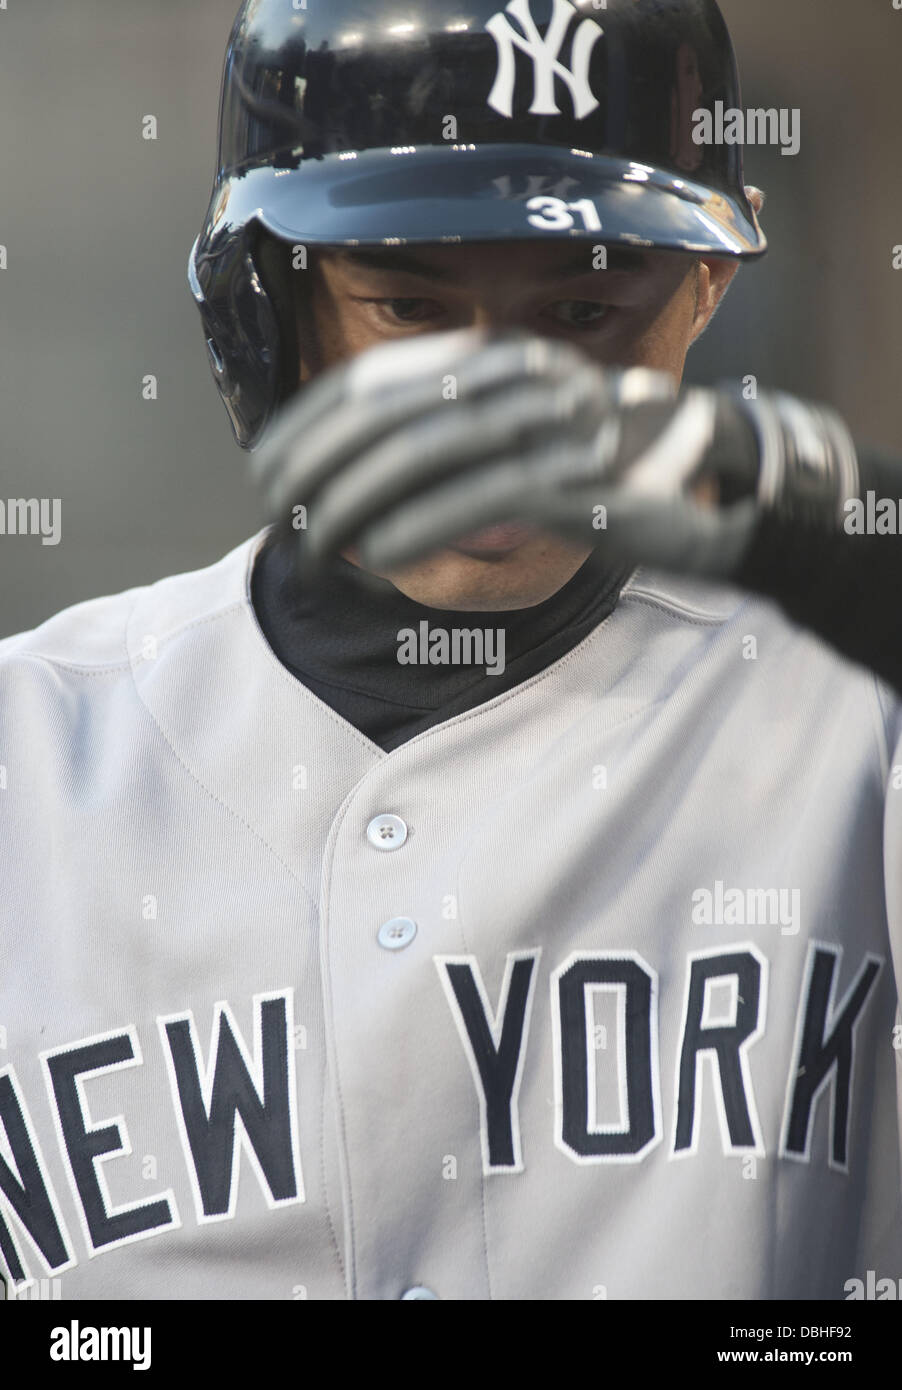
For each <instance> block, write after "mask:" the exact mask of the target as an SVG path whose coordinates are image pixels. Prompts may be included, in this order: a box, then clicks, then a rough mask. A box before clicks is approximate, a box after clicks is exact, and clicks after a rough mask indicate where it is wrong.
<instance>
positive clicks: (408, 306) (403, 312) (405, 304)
mask: <svg viewBox="0 0 902 1390" xmlns="http://www.w3.org/2000/svg"><path fill="white" fill-rule="evenodd" d="M367 302H368V303H370V304H373V305H375V306H376V309H377V311H378V312H379V313H380V314H381V315H382V316H383V317H384V318H385V319H387V320H388V321H389V322H394V323H405V324H415V323H429V322H430V321H431V320H432V319H434V318H437V317H438V316H439V315H440V314H441V312H442V306H441V305H440V304H438V303H437V302H436V301H435V300H434V299H370V300H368V301H367Z"/></svg>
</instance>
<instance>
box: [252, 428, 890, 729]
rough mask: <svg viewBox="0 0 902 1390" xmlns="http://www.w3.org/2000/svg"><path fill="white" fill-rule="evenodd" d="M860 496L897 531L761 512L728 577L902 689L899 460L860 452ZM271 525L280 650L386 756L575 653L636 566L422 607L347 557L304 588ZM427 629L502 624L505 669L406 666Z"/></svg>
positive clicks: (271, 633)
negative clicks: (496, 606)
mask: <svg viewBox="0 0 902 1390" xmlns="http://www.w3.org/2000/svg"><path fill="white" fill-rule="evenodd" d="M859 469H860V478H861V488H860V494H859V495H860V496H861V497H862V498H865V497H866V496H867V495H868V494H869V493H871V494H873V495H874V496H876V497H877V498H885V499H888V500H889V502H890V503H891V504H892V508H893V511H894V517H893V519H894V520H895V525H894V526H892V528H891V530H890V531H889V533H887V534H882V533H881V534H873V535H863V536H857V535H850V534H846V533H845V531H844V530H838V531H836V532H832V533H829V534H828V533H826V532H823V531H820V530H817V529H814V528H811V527H806V526H805V525H804V524H801V523H800V522H799V521H797V520H784V519H780V518H779V517H776V516H772V515H764V516H762V517H761V519H760V520H759V523H758V526H757V528H756V531H755V533H754V535H753V538H752V542H751V545H750V547H749V549H748V551H747V553H746V556H745V558H744V560H743V562H742V564H741V566H740V567H739V570H738V571H737V573H736V574H734V575H733V576H731V579H730V581H729V582H730V583H732V584H736V585H738V586H739V587H740V588H746V589H750V590H752V591H753V592H756V593H758V594H761V595H763V596H764V597H766V598H768V599H770V600H771V601H773V602H776V603H778V604H779V605H780V606H781V607H782V609H783V611H784V613H785V614H786V615H787V616H788V617H789V618H790V619H792V620H793V621H795V622H797V623H800V624H802V625H803V626H805V627H808V628H809V629H811V630H812V631H813V632H816V633H817V634H818V635H819V636H820V637H822V638H823V639H824V640H825V641H826V642H828V643H830V644H831V645H832V646H833V647H834V648H835V650H837V651H838V652H839V653H841V654H842V655H843V656H845V657H847V658H849V659H851V660H852V661H854V662H857V663H859V664H860V665H861V666H864V667H866V668H867V669H869V670H871V671H873V672H874V673H875V674H876V675H877V676H879V677H881V678H882V679H883V680H884V681H886V682H887V683H888V684H889V685H890V686H892V687H893V688H894V689H895V691H896V692H897V693H898V694H900V695H902V616H900V614H902V605H900V602H899V599H900V594H902V459H900V458H896V457H892V456H889V455H886V454H882V453H878V452H877V451H876V450H873V449H867V450H860V451H859ZM299 539H300V538H299V537H298V536H296V535H293V534H292V535H290V536H289V537H288V538H287V539H286V538H284V537H283V539H282V540H277V539H276V533H275V532H273V533H271V535H270V537H269V538H268V540H267V542H266V544H265V545H264V547H263V549H262V550H261V552H260V555H259V556H258V559H257V563H256V566H255V569H254V574H253V578H252V591H251V592H252V599H253V604H254V608H255V610H256V613H257V617H258V619H259V622H260V626H261V628H262V629H263V632H264V635H265V636H266V639H267V641H268V642H269V644H270V646H271V647H272V649H273V651H274V652H275V654H276V656H277V657H278V658H279V660H280V661H281V662H282V664H283V665H284V666H286V667H287V669H288V670H289V671H291V673H292V674H293V675H294V676H296V677H297V679H298V680H299V681H301V682H303V684H304V685H306V686H308V687H309V689H310V690H312V691H313V692H314V694H315V695H317V696H319V698H320V699H321V700H323V701H325V703H326V704H328V705H329V706H331V708H332V709H334V710H335V711H336V712H337V713H338V714H340V715H341V716H342V717H343V718H344V719H347V720H348V722H349V723H350V724H353V725H354V727H355V728H357V729H359V730H360V732H361V733H363V734H365V735H366V736H367V738H369V739H371V740H372V741H373V742H374V743H376V744H378V745H379V746H380V747H381V748H383V749H385V750H386V752H387V751H389V750H390V749H392V748H397V747H398V746H399V745H400V744H402V743H404V742H406V741H407V740H408V739H410V738H413V737H414V735H416V734H418V733H420V732H421V731H422V730H424V729H428V728H430V727H431V726H432V725H434V724H439V723H442V722H443V721H444V720H446V719H450V718H452V717H453V716H454V715H456V714H461V713H462V712H464V711H465V710H469V709H473V708H474V707H475V706H477V705H480V704H483V703H484V702H485V701H486V700H491V699H493V698H494V696H496V695H500V694H502V693H503V692H504V691H505V690H510V689H511V688H512V687H513V686H516V685H519V684H520V683H521V682H522V681H524V680H527V679H528V678H529V677H530V676H533V675H535V674H536V673H537V672H539V671H542V670H544V669H545V668H546V667H547V666H550V665H551V664H552V662H554V661H557V660H558V659H559V658H560V657H562V656H564V655H565V654H566V653H567V652H568V651H570V650H572V648H573V647H575V646H576V645H577V644H578V643H579V642H581V641H582V639H583V638H584V637H586V636H588V634H589V633H590V632H591V631H592V630H593V628H595V627H597V626H598V624H599V623H600V622H602V621H603V620H604V619H605V618H606V617H607V616H608V615H609V614H610V613H612V612H613V610H614V608H615V606H616V604H617V601H618V599H619V597H620V590H621V589H622V587H623V584H624V582H625V580H626V577H627V572H624V571H619V572H617V573H615V572H613V571H612V570H611V569H610V568H609V567H606V566H605V565H604V564H603V563H602V561H601V559H600V556H599V552H598V551H595V552H593V554H592V555H591V556H590V557H589V559H588V560H586V562H585V564H584V565H583V566H582V568H581V569H580V570H579V571H578V572H577V573H576V574H575V575H574V577H573V578H572V579H571V580H570V582H569V583H568V584H565V585H564V587H563V588H562V589H561V590H560V591H559V592H558V593H557V594H554V595H553V596H552V597H551V598H550V599H547V600H546V601H545V602H544V603H540V604H538V605H536V606H535V607H534V608H523V609H517V610H515V611H513V612H502V613H469V612H448V611H445V610H443V609H436V608H426V607H424V606H423V605H421V604H418V603H414V602H413V601H412V600H410V599H408V598H405V597H404V595H403V594H401V593H399V591H398V590H397V589H395V588H394V586H393V585H392V584H389V583H388V582H387V581H386V580H383V579H376V578H374V577H373V576H371V575H368V574H365V573H364V572H363V571H361V570H358V569H356V568H355V567H354V566H353V565H351V564H349V563H348V562H347V561H345V560H338V561H336V562H335V564H334V565H333V566H332V568H331V570H330V572H329V573H328V575H327V577H326V578H325V579H324V580H321V581H319V582H317V584H316V586H315V587H313V588H310V589H302V588H301V587H300V586H299V584H298V582H297V580H296V579H295V578H294V572H293V567H292V562H291V555H292V550H291V547H292V546H294V545H297V544H298V542H299ZM424 620H425V621H427V622H428V624H429V628H430V630H431V629H434V628H444V629H447V630H449V631H451V630H453V629H455V628H458V629H460V628H469V629H474V628H475V629H485V628H494V629H503V631H504V634H505V643H506V651H505V660H506V665H505V669H504V672H503V674H501V675H488V674H486V671H485V668H484V667H483V666H480V667H476V666H461V665H453V664H452V665H416V666H408V665H402V664H401V663H400V662H399V660H398V653H399V641H398V634H399V632H400V631H401V630H402V629H405V628H412V629H414V630H415V631H417V630H418V629H419V625H420V623H421V622H423V621H424Z"/></svg>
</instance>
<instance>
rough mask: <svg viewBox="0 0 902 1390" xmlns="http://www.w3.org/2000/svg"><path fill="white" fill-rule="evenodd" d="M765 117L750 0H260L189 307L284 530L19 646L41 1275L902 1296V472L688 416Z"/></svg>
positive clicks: (29, 1137) (26, 1192)
mask: <svg viewBox="0 0 902 1390" xmlns="http://www.w3.org/2000/svg"><path fill="white" fill-rule="evenodd" d="M716 101H723V102H724V103H725V104H726V106H728V107H738V106H739V89H738V85H737V80H736V71H735V65H734V60H733V55H732V50H731V47H730V42H729V38H728V35H727V31H726V28H725V25H724V22H723V20H722V18H721V16H720V13H719V11H718V9H717V7H716V5H715V4H714V0H608V4H607V6H605V7H599V6H596V5H595V4H594V3H593V4H590V3H588V0H574V2H573V3H571V2H570V0H553V3H552V2H551V0H510V3H508V4H507V5H504V4H503V3H502V0H469V3H468V4H467V5H466V6H462V7H461V6H458V5H457V4H456V3H451V0H424V2H423V3H421V4H420V5H418V6H417V7H415V8H414V9H410V10H409V11H408V10H407V9H405V8H404V7H397V6H395V5H387V4H386V5H383V4H378V3H365V0H309V3H304V4H300V5H299V4H297V3H294V4H292V3H290V0H251V3H247V4H246V5H245V6H244V7H243V9H242V10H241V13H240V14H239V16H238V19H237V21H236V25H235V28H234V30H233V33H232V37H231V41H230V44H229V50H228V56H227V61H226V69H225V76H224V82H223V95H222V108H221V121H220V155H219V162H218V170H217V176H216V182H215V188H214V191H213V197H212V200H211V204H210V209H209V213H208V215H207V218H206V221H205V224H204V227H203V230H202V232H201V234H200V236H199V238H198V240H197V242H196V244H195V247H194V249H193V251H192V254H191V260H190V271H189V277H190V283H191V287H192V290H193V293H194V296H195V298H196V300H197V303H198V306H199V308H200V311H201V315H202V319H203V324H204V334H205V338H206V342H207V349H208V352H209V356H210V361H211V363H212V366H213V371H214V374H215V377H216V381H217V383H218V387H219V390H220V392H221V395H222V398H223V400H224V402H225V404H226V407H227V409H228V411H229V414H230V418H231V421H232V424H233V427H234V431H235V435H236V438H237V440H238V443H239V444H240V445H241V446H242V447H244V448H245V449H248V450H249V451H250V453H251V459H252V464H253V467H254V470H255V473H256V475H257V477H258V479H259V482H260V485H261V488H262V489H263V494H264V497H265V504H266V507H267V516H268V518H269V523H270V524H268V525H267V526H266V527H265V528H264V529H263V530H262V531H260V533H259V534H258V535H256V536H255V537H253V538H252V539H251V540H249V541H248V542H246V543H245V544H243V545H241V546H240V547H239V548H238V549H237V550H235V551H234V552H233V553H231V554H229V555H227V556H226V557H225V558H224V559H223V560H222V561H220V562H219V563H218V564H216V565H214V566H213V567H212V568H210V569H207V570H203V571H201V572H198V573H193V574H186V575H180V576H176V577H174V578H171V579H168V580H166V581H164V582H162V583H159V584H155V585H153V586H151V587H147V588H142V589H135V590H132V591H130V592H127V593H123V594H119V595H117V596H115V597H111V598H103V599H98V600H95V601H92V602H89V603H85V604H80V605H78V606H77V607H75V608H72V609H69V610H68V611H66V612H63V613H61V614H59V615H58V616H57V617H55V618H53V619H51V620H50V621H49V622H47V623H45V624H44V625H43V626H42V627H40V628H38V629H37V630H36V631H34V632H31V633H26V634H23V635H21V636H18V637H15V638H12V639H10V640H7V641H5V642H4V643H2V644H0V755H2V764H3V773H4V781H3V790H2V792H0V812H2V815H3V833H2V836H0V845H2V850H0V854H2V863H0V884H2V889H0V892H2V898H0V903H2V913H0V950H2V959H3V961H4V971H3V976H2V982H0V1023H2V1025H3V1027H4V1029H5V1034H4V1036H5V1040H6V1049H5V1050H4V1052H3V1053H2V1054H0V1060H2V1061H3V1063H4V1065H3V1067H2V1070H0V1263H2V1267H3V1269H4V1272H5V1275H6V1277H7V1279H8V1280H9V1281H10V1284H11V1286H12V1287H14V1288H15V1289H17V1290H19V1289H23V1288H26V1287H27V1281H29V1280H35V1279H40V1278H47V1277H50V1276H53V1277H58V1278H59V1279H60V1281H61V1288H62V1295H63V1297H65V1298H72V1299H84V1298H101V1299H104V1298H114V1297H115V1298H121V1297H126V1298H131V1299H147V1300H155V1299H182V1300H186V1299H201V1298H216V1299H246V1298H263V1299H274V1300H280V1299H282V1300H290V1299H302V1298H309V1299H319V1300H343V1299H474V1300H478V1299H511V1300H520V1299H576V1300H583V1299H600V1298H609V1299H617V1300H622V1299H662V1298H673V1299H699V1298H713V1299H736V1298H753V1299H775V1298H790V1299H803V1298H816V1299H828V1300H829V1299H844V1298H847V1297H850V1296H855V1293H854V1291H855V1290H856V1289H858V1288H859V1287H861V1288H864V1287H865V1286H866V1285H867V1281H868V1280H870V1285H867V1286H869V1287H881V1286H882V1283H881V1282H875V1281H882V1282H887V1281H897V1280H898V1279H899V1278H900V1276H902V1209H900V1177H899V1132H898V1114H899V1111H898V1104H897V1084H898V1081H899V1057H900V1048H902V1029H900V1026H899V1022H898V1014H897V988H896V985H895V983H894V952H895V969H896V970H898V968H899V965H900V959H899V953H900V951H902V887H900V885H902V776H900V775H899V768H900V765H902V704H900V695H902V660H900V652H902V643H900V635H902V634H900V633H899V630H898V627H899V624H898V618H894V617H892V615H891V614H889V612H888V610H895V608H896V604H895V598H894V591H893V587H892V586H893V584H894V582H897V581H898V579H899V578H900V575H899V564H900V562H899V542H898V540H897V539H894V538H893V537H892V536H890V535H888V534H885V532H887V531H889V530H890V529H891V528H890V527H889V516H890V513H889V510H888V508H887V507H882V509H881V505H880V504H878V503H877V502H876V501H875V499H876V498H883V499H887V498H893V497H895V498H896V499H898V498H899V497H900V496H902V486H899V480H900V478H902V469H900V465H899V463H898V461H893V460H884V459H880V458H878V457H877V456H876V455H873V454H872V453H871V452H870V451H867V450H864V449H862V448H860V447H856V445H855V444H854V443H853V441H852V439H851V437H850V435H849V432H848V430H847V429H846V427H845V425H844V424H843V422H842V420H841V419H839V417H838V416H837V415H835V414H834V413H833V412H832V411H831V410H829V409H827V408H826V407H823V408H822V407H815V406H812V405H808V404H805V403H802V402H799V401H795V400H793V399H792V398H790V397H787V396H781V395H779V394H777V395H772V396H764V395H761V396H759V397H757V398H754V396H753V397H752V398H750V399H747V398H746V397H747V396H748V394H749V393H748V392H746V393H743V391H741V390H733V389H731V388H729V387H724V388H723V389H722V390H719V391H716V392H715V391H706V390H694V391H686V392H683V393H680V392H679V390H678V387H679V382H680V378H681V375H682V371H683V366H684V362H685V358H686V354H687V352H688V351H689V349H690V347H691V344H692V342H693V341H694V340H695V339H696V338H697V337H698V336H699V334H700V333H702V332H703V331H704V329H705V327H706V325H707V324H708V323H709V322H710V320H711V317H712V315H713V314H714V313H715V311H716V310H717V308H718V305H719V304H720V302H721V300H722V298H723V296H724V294H725V292H726V291H727V289H728V286H729V283H730V281H731V279H732V278H733V276H734V274H735V273H736V271H737V269H738V267H739V263H740V262H741V261H743V260H746V259H754V258H756V257H758V256H760V255H761V253H762V252H763V251H764V250H765V245H766V244H765V238H764V235H763V233H762V230H761V226H760V224H759V221H758V216H757V214H758V212H759V211H760V208H761V196H760V195H759V194H757V193H756V192H755V191H754V190H747V189H746V188H745V186H744V184H743V177H742V162H741V147H740V146H739V145H736V144H733V145H730V144H711V143H708V144H706V143H705V142H704V141H699V140H697V139H696V138H695V135H696V134H697V133H698V127H697V125H696V120H695V113H697V112H698V111H702V112H705V111H710V110H711V109H712V107H713V105H714V103H715V102H716ZM749 273H759V272H749ZM856 509H857V510H856ZM878 517H881V518H882V519H883V525H882V530H881V524H880V522H879V521H878V519H877V518H878ZM850 520H851V522H852V525H851V526H850V525H849V522H850ZM871 521H873V522H874V525H870V524H869V523H870V522H871ZM859 523H861V524H860V525H859ZM858 530H862V531H863V532H864V534H862V535H858V534H856V532H857V531H858ZM869 532H872V533H873V534H869Z"/></svg>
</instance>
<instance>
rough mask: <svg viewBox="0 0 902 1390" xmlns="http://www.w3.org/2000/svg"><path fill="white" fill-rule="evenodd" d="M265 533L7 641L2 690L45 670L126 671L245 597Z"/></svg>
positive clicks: (1, 659)
mask: <svg viewBox="0 0 902 1390" xmlns="http://www.w3.org/2000/svg"><path fill="white" fill-rule="evenodd" d="M259 543H260V537H259V536H257V537H253V538H251V539H250V540H247V541H243V542H242V543H241V545H239V546H237V547H236V548H235V549H233V550H231V551H230V552H229V553H228V554H227V555H225V556H223V557H222V558H221V559H220V560H217V561H216V562H215V563H214V564H212V565H208V566H206V567H204V568H202V569H197V570H191V571H188V572H185V573H181V574H175V575H170V576H168V577H167V578H165V579H161V580H158V581H157V582H156V583H154V584H148V585H142V586H140V587H136V588H133V589H126V590H123V591H122V592H120V593H116V594H108V595H104V596H103V597H100V598H93V599H88V600H87V601H85V602H82V603H77V604H73V605H72V606H71V607H69V608H64V609H62V610H61V611H60V612H58V613H55V614H54V615H53V616H52V617H50V618H48V619H47V620H46V621H45V622H43V623H41V624H40V625H39V626H37V627H35V628H32V629H30V630H29V631H26V632H20V633H17V634H15V635H14V636H11V637H7V638H4V639H2V640H0V695H2V693H3V691H4V689H6V690H8V689H9V687H10V685H11V684H14V683H15V682H16V681H17V680H18V679H21V678H24V677H26V676H27V675H28V674H29V673H30V674H32V675H34V674H36V673H37V672H39V671H41V670H43V671H44V672H46V673H48V674H49V673H51V672H52V674H53V677H54V680H55V681H57V682H59V681H63V682H65V681H66V680H67V679H68V680H79V679H89V680H92V681H97V680H101V681H102V680H103V678H104V677H107V678H109V679H110V680H115V678H116V676H117V675H120V674H121V675H124V676H127V675H128V674H129V672H130V670H131V668H132V666H133V664H134V662H135V661H136V660H138V661H140V660H141V659H142V655H144V656H146V654H147V649H148V646H149V645H150V644H152V643H159V642H161V641H162V640H163V639H164V638H168V637H171V636H173V635H174V634H175V633H177V632H178V631H179V630H183V629H185V628H188V627H190V626H192V625H195V624H202V623H203V622H204V621H206V620H209V621H215V619H216V617H217V616H218V615H219V614H221V613H222V612H223V611H225V610H227V609H229V608H233V607H235V606H236V605H240V604H241V603H242V602H244V601H246V597H247V593H248V585H249V575H250V569H251V565H252V560H253V555H254V554H255V552H256V550H257V548H258V546H259Z"/></svg>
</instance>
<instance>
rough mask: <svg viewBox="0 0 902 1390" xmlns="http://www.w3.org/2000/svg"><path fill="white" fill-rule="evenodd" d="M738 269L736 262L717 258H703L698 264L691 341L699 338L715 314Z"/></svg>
mask: <svg viewBox="0 0 902 1390" xmlns="http://www.w3.org/2000/svg"><path fill="white" fill-rule="evenodd" d="M738 269H739V262H738V261H732V260H731V261H728V260H725V259H723V258H721V257H719V256H712V257H711V258H710V259H708V260H706V259H705V258H704V257H703V258H702V259H701V260H700V261H699V263H698V273H697V274H698V278H697V280H696V285H695V316H694V318H693V321H692V339H691V341H692V342H693V343H694V342H695V340H696V338H700V337H701V335H702V334H703V333H704V331H705V329H706V328H707V327H708V324H709V323H710V322H711V320H712V319H713V317H714V315H715V313H716V312H717V308H718V305H719V304H720V301H721V300H722V299H723V297H724V295H725V294H726V292H727V290H728V289H729V287H730V285H731V284H732V281H733V276H734V275H735V274H736V272H737V270H738Z"/></svg>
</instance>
